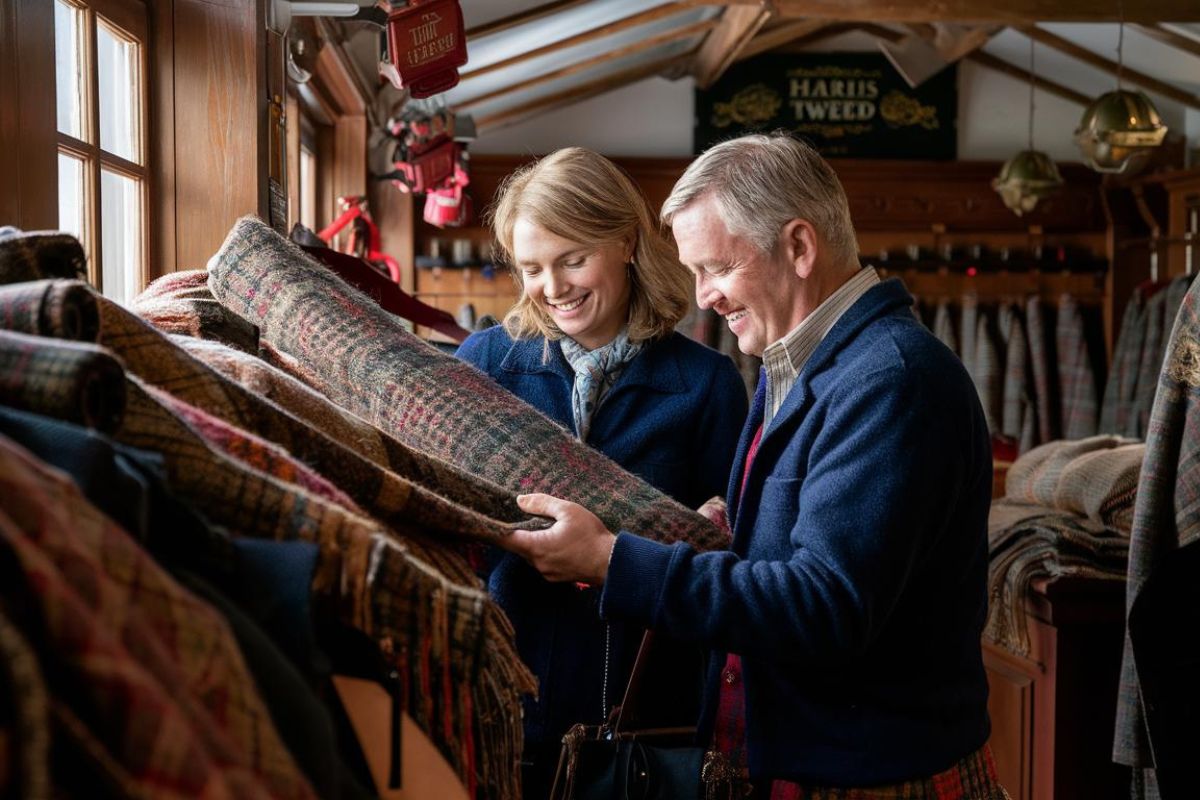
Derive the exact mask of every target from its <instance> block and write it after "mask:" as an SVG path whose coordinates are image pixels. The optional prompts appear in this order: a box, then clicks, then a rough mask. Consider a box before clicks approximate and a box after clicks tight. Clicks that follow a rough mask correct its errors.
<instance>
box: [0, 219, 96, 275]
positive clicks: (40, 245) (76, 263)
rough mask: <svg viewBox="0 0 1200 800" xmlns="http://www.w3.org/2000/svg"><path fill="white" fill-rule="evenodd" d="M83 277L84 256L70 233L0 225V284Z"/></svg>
mask: <svg viewBox="0 0 1200 800" xmlns="http://www.w3.org/2000/svg"><path fill="white" fill-rule="evenodd" d="M86 277H87V257H86V256H84V254H83V246H82V245H80V244H79V240H78V239H76V238H75V237H74V236H71V235H70V234H68V233H60V232H59V231H29V232H25V231H20V230H17V229H16V228H0V283H21V282H23V281H36V280H41V279H42V278H67V279H82V278H86Z"/></svg>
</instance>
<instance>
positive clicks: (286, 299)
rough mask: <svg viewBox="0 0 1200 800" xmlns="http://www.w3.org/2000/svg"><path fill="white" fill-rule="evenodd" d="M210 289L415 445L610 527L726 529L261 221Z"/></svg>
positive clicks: (315, 381)
mask: <svg viewBox="0 0 1200 800" xmlns="http://www.w3.org/2000/svg"><path fill="white" fill-rule="evenodd" d="M209 285H210V287H211V288H212V292H213V295H214V296H215V297H216V298H217V299H218V300H219V301H221V302H222V303H223V304H225V305H226V307H227V308H229V309H230V310H231V311H233V312H234V313H236V314H238V315H239V316H242V317H244V318H246V319H247V320H249V321H250V322H251V323H253V324H255V325H257V326H258V328H259V331H260V335H261V341H262V343H263V344H264V345H269V347H264V348H263V349H264V351H265V352H267V353H269V352H270V349H271V348H273V349H274V351H276V352H278V353H280V354H283V355H286V356H288V357H290V359H294V365H293V366H294V367H295V368H296V369H294V370H293V369H289V371H293V372H294V374H298V375H299V377H301V378H302V379H303V380H305V382H307V383H309V384H310V385H313V386H314V388H316V389H318V390H319V391H320V392H321V393H323V394H324V395H326V396H327V397H328V398H329V399H331V400H332V401H334V402H335V403H337V404H338V405H340V406H342V407H343V408H346V409H348V410H350V411H352V412H354V413H355V414H357V415H359V416H361V417H363V418H364V419H366V420H367V421H368V422H371V423H373V424H375V425H377V426H379V427H380V428H382V429H383V430H384V431H386V432H387V433H388V434H390V435H392V436H394V437H395V438H397V439H399V440H400V441H401V442H404V443H405V444H407V445H410V446H411V447H414V448H416V449H418V450H421V451H424V452H426V453H430V454H433V455H436V456H438V457H440V458H443V459H445V460H447V461H449V462H451V463H452V464H455V465H457V466H459V467H461V468H463V469H465V470H468V471H469V472H471V473H473V474H476V475H479V476H481V477H483V478H486V479H488V480H490V481H492V482H494V483H497V484H499V485H500V486H503V487H505V488H506V489H508V490H509V491H511V492H530V491H542V492H546V493H549V494H553V495H556V496H559V497H565V498H567V499H569V500H573V501H575V502H578V503H580V504H582V505H583V506H585V507H587V508H589V509H591V510H592V511H593V512H595V513H596V514H597V515H598V516H599V517H600V518H601V519H602V520H603V521H604V522H605V524H606V525H608V526H609V527H610V528H613V529H624V530H629V531H633V532H635V533H640V534H643V535H645V536H649V537H652V538H655V539H660V540H666V541H686V542H689V543H691V544H693V545H695V546H697V547H699V548H702V549H714V548H720V547H725V546H727V545H728V542H729V539H728V537H727V536H725V535H724V534H722V533H721V532H720V531H719V530H718V529H717V528H716V527H715V526H714V525H712V523H710V522H709V521H708V520H706V519H704V518H703V517H701V516H700V515H699V514H697V513H696V512H694V511H690V510H688V509H686V508H684V507H683V506H682V505H680V504H678V503H676V502H674V501H673V500H670V499H669V498H667V497H666V496H665V495H663V494H661V493H660V492H657V491H655V490H654V489H653V488H652V487H650V486H649V485H648V484H646V483H645V482H644V481H641V480H639V479H637V478H635V477H634V476H632V475H630V474H628V473H626V472H625V471H623V470H621V469H620V468H619V467H618V466H617V465H616V464H614V463H613V462H612V461H610V460H609V459H607V458H605V457H604V456H603V455H601V454H600V453H597V452H596V451H594V450H592V449H590V448H588V447H587V446H585V445H582V444H580V443H579V442H578V441H576V440H575V438H574V437H573V436H571V435H569V434H568V433H567V432H566V431H565V430H563V429H562V428H561V427H559V426H557V425H555V424H554V423H553V422H551V421H550V420H548V419H546V418H545V417H544V416H542V415H541V414H540V413H539V412H537V411H536V410H534V409H533V408H532V407H530V406H528V405H527V404H525V403H523V402H521V401H520V400H518V399H517V398H515V397H514V396H512V395H511V394H509V393H508V392H506V391H504V390H503V389H502V388H500V387H499V386H498V385H497V384H496V383H494V382H493V381H492V380H491V379H489V378H488V377H487V376H485V375H483V374H482V373H481V372H479V371H478V370H475V369H474V368H472V367H470V366H467V365H465V364H463V363H461V362H459V361H457V360H456V359H454V358H453V357H451V356H447V355H443V354H441V353H438V352H437V351H436V350H434V349H433V348H431V347H429V346H428V345H426V344H425V343H424V342H421V341H420V340H419V339H417V338H416V337H414V336H413V335H411V334H410V333H408V332H407V331H405V330H404V329H403V328H402V327H401V325H400V324H399V322H397V321H396V320H395V319H394V318H393V317H392V316H391V315H390V314H388V313H387V312H385V311H383V310H382V309H381V308H379V307H378V306H377V305H375V304H374V303H373V302H371V300H370V299H369V298H367V297H366V296H365V295H363V294H362V293H361V292H358V291H357V290H355V289H353V288H352V287H350V286H349V285H348V284H346V283H345V282H343V281H341V280H340V279H339V278H337V276H335V275H334V274H333V273H332V272H330V271H329V270H327V269H325V268H324V267H322V266H320V265H319V264H317V263H316V262H314V261H313V260H312V259H311V258H309V257H308V256H307V255H305V254H304V253H303V252H302V251H301V250H300V249H299V248H298V247H297V246H296V245H294V244H292V243H291V242H288V241H287V240H286V239H284V238H283V237H281V236H280V235H279V234H277V233H275V231H273V230H271V229H270V228H269V227H267V226H266V225H264V224H263V223H262V222H260V221H259V220H256V219H253V218H244V219H242V220H239V221H238V222H237V224H236V225H235V226H234V228H233V230H232V231H230V234H229V236H228V238H227V239H226V240H225V243H224V245H222V247H221V249H220V251H218V253H217V255H216V257H214V258H213V259H212V260H211V261H210V262H209Z"/></svg>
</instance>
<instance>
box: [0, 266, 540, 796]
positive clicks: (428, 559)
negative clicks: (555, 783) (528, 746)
mask: <svg viewBox="0 0 1200 800" xmlns="http://www.w3.org/2000/svg"><path fill="white" fill-rule="evenodd" d="M72 288H74V287H72ZM20 289H21V291H20V292H19V293H17V292H12V293H10V294H11V296H12V297H19V298H20V299H21V301H22V303H23V305H20V306H18V305H17V304H16V303H15V301H14V303H13V304H12V307H13V308H16V309H17V310H21V309H24V310H25V311H28V309H32V308H38V307H41V306H43V305H45V303H46V297H48V296H55V295H58V294H62V292H63V289H64V287H63V286H62V283H61V282H55V281H43V282H40V283H34V284H24V285H22V286H21V287H20ZM10 299H11V298H10ZM93 301H94V304H95V307H96V309H97V311H98V316H99V319H100V322H101V324H100V326H99V331H100V333H99V340H100V342H101V343H102V344H103V345H107V346H108V347H109V348H111V351H112V352H113V353H115V354H116V355H118V356H120V358H121V361H122V362H123V363H124V366H125V368H126V369H127V370H128V374H126V373H124V372H120V371H119V374H120V375H121V377H122V380H123V381H124V389H125V394H126V399H127V403H126V409H125V419H124V421H123V424H122V425H121V426H120V427H119V429H118V430H117V431H116V432H115V434H114V435H115V437H116V438H117V440H118V441H121V442H123V443H126V444H129V445H132V446H135V447H139V448H144V449H150V450H154V451H155V452H159V453H161V454H162V456H163V458H164V462H165V466H166V467H167V470H168V473H169V476H170V479H171V484H172V487H173V489H174V490H176V491H177V492H178V493H179V494H180V496H181V497H182V498H183V499H185V500H187V501H189V502H191V503H193V504H194V505H195V506H196V507H198V508H203V509H205V511H206V513H207V514H208V515H209V516H210V518H211V519H212V520H213V521H215V522H217V523H220V524H222V525H224V526H226V527H227V528H228V529H229V530H230V531H232V532H234V533H235V534H237V535H245V536H255V537H260V538H274V539H303V540H307V541H314V542H316V543H318V544H319V545H320V546H321V559H320V562H319V565H318V572H317V576H316V579H315V581H314V587H313V589H314V592H316V593H317V594H319V595H323V596H325V597H327V598H329V599H330V600H331V601H332V602H333V605H334V606H335V607H336V608H338V609H339V610H340V612H341V614H342V616H343V620H344V621H345V623H346V624H348V625H351V626H352V627H355V628H358V629H359V630H361V631H363V632H364V633H366V634H368V635H369V636H371V637H372V638H374V639H375V640H376V641H377V642H378V643H379V646H380V649H381V652H382V653H383V654H384V655H385V657H387V658H389V659H390V660H391V661H392V663H393V665H394V667H395V669H396V671H397V673H398V674H399V675H400V676H401V680H402V683H403V688H402V690H401V691H402V695H403V697H402V699H403V702H404V707H405V709H406V710H407V711H408V712H409V713H410V715H411V716H412V717H413V718H414V720H415V721H416V722H417V723H418V725H421V726H422V727H423V728H424V729H425V730H426V732H428V733H429V735H430V736H431V738H432V739H433V740H434V742H435V743H436V744H438V745H439V746H440V748H441V750H442V752H443V753H444V754H445V755H446V756H447V758H448V759H449V760H450V762H451V764H452V765H453V766H454V767H456V769H457V770H458V771H459V772H460V774H461V775H462V776H463V779H464V782H465V783H466V784H467V785H468V786H471V787H473V788H477V789H478V794H479V795H480V796H486V797H513V796H516V795H517V794H519V786H518V785H517V783H516V782H517V780H518V775H519V772H518V771H517V770H516V769H515V764H516V763H517V761H518V760H519V757H520V750H521V735H520V719H519V707H520V695H521V694H525V693H530V692H533V691H535V689H536V686H535V685H534V683H533V680H532V678H531V677H530V675H529V673H528V672H527V671H526V670H525V668H524V666H523V665H522V664H521V663H520V660H519V659H518V657H517V655H516V652H515V650H514V648H513V646H512V638H513V633H512V629H511V626H510V625H509V624H508V622H507V620H505V619H504V617H503V615H502V614H501V613H500V612H499V611H498V610H497V609H496V608H495V606H494V604H492V602H491V600H490V599H489V598H488V597H487V596H486V594H484V593H483V591H482V587H481V585H480V583H479V581H478V579H477V578H476V577H475V575H474V572H473V570H472V569H471V567H470V566H469V564H468V563H467V562H466V561H465V560H464V559H463V557H462V556H461V555H460V554H459V552H458V549H459V547H458V543H460V542H463V541H466V540H468V539H474V540H476V541H494V540H495V539H496V537H498V536H501V535H504V534H505V533H506V532H507V530H509V529H510V528H511V527H512V526H513V525H516V524H527V521H526V520H524V518H523V517H522V516H521V515H520V513H519V511H517V509H516V506H515V503H513V501H512V499H511V496H510V495H508V494H507V493H504V492H502V491H501V490H499V489H496V488H494V487H487V486H485V485H482V482H481V481H478V480H474V479H470V478H469V477H468V476H465V475H464V474H463V473H461V472H459V471H457V470H454V469H453V468H451V467H449V466H448V465H445V464H442V463H441V462H437V461H436V460H434V459H430V458H428V457H426V456H424V454H421V453H419V452H416V451H412V450H411V449H410V448H405V447H404V446H403V445H400V444H399V443H390V444H388V443H385V437H384V436H383V434H381V433H380V434H377V436H376V439H377V440H378V442H380V443H381V445H380V449H381V450H382V452H383V453H384V454H385V455H386V456H387V457H388V458H389V464H390V463H392V462H394V463H395V464H401V465H404V464H408V465H413V466H414V470H413V472H414V473H415V474H416V475H417V476H418V477H420V478H421V479H423V480H425V483H424V484H419V483H417V482H415V481H412V480H410V479H409V478H407V477H401V476H400V475H398V474H396V473H394V472H392V471H391V470H390V469H387V468H385V467H382V466H380V465H379V464H376V463H375V462H373V461H371V460H369V459H367V458H364V457H363V456H361V455H359V454H358V453H357V452H356V451H355V450H353V449H350V448H348V447H346V446H344V445H342V444H340V443H338V442H336V441H334V440H332V439H329V438H328V437H326V436H324V434H323V433H321V432H320V431H318V430H317V429H316V428H314V427H312V426H310V425H309V424H307V423H305V422H304V421H302V420H300V419H298V418H296V417H294V416H292V415H290V414H288V413H287V412H286V411H284V410H283V409H280V408H279V407H277V406H275V405H274V404H273V403H271V402H270V401H269V400H267V399H265V398H263V397H260V396H258V395H256V394H254V393H253V392H250V391H248V390H247V389H245V388H244V387H242V386H241V385H239V384H237V383H234V382H233V381H231V380H229V379H228V378H226V377H224V376H223V375H221V374H220V373H218V372H215V371H213V370H212V369H210V368H209V367H207V366H205V365H204V364H203V363H201V362H200V361H197V360H196V359H194V358H192V357H191V356H190V355H188V353H187V352H186V351H184V350H183V349H181V348H180V347H178V346H177V345H176V344H174V343H173V342H172V341H171V340H169V339H168V338H166V337H165V336H164V335H162V334H160V333H158V332H157V331H155V330H154V329H152V328H150V327H149V326H148V325H146V324H145V323H144V322H142V321H141V320H139V319H138V318H136V317H134V316H133V315H132V314H130V313H129V312H128V311H126V310H125V309H123V308H121V307H120V306H118V305H116V304H114V303H112V302H110V301H108V300H106V299H104V298H101V297H95V298H93ZM11 317H12V318H13V319H17V320H22V321H23V322H24V323H25V324H27V325H29V326H31V327H33V328H35V330H34V331H33V332H34V333H39V334H43V335H47V334H49V335H54V334H62V333H63V332H64V330H63V327H62V326H61V324H60V323H59V321H58V320H56V319H47V318H46V317H45V316H44V315H36V314H31V313H14V314H12V315H11ZM10 335H15V334H10ZM26 338H30V339H33V338H36V337H26ZM42 341H43V342H49V341H51V340H46V339H43V340H42ZM209 344H210V346H211V347H219V345H215V344H211V343H209ZM64 345H66V343H64ZM68 346H74V347H79V345H68ZM95 349H97V350H100V351H101V352H104V351H103V349H102V348H95ZM114 363H115V362H114ZM36 410H38V411H40V412H42V413H47V412H48V411H50V410H51V409H48V408H46V407H41V408H38V409H36ZM250 431H254V432H255V433H251V432H250ZM256 434H257V435H256ZM440 478H446V479H447V482H446V484H445V485H444V486H443V485H441V484H439V483H437V481H438V479H440ZM430 484H433V485H432V486H431V485H430ZM467 487H469V491H466V490H465V489H466V488H467ZM459 488H462V489H464V491H462V493H461V494H462V495H463V498H465V499H467V500H469V501H476V502H478V504H479V505H480V506H481V507H483V508H484V510H485V511H496V512H501V513H505V514H506V515H507V516H508V518H509V521H501V520H497V519H495V518H492V517H489V516H486V515H485V513H483V512H481V511H479V510H476V509H473V508H469V507H466V506H463V505H461V504H460V503H458V502H457V499H459V498H455V499H450V498H448V497H447V496H446V494H445V493H449V492H453V491H455V490H456V489H459ZM444 492H445V493H444ZM364 509H365V510H364ZM368 513H369V514H372V515H374V516H375V517H376V519H379V520H381V521H383V522H385V523H386V524H381V523H380V522H377V521H375V520H374V519H371V518H368V517H367V516H366V514H368ZM447 537H452V538H447Z"/></svg>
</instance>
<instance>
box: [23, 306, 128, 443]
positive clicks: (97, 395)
mask: <svg viewBox="0 0 1200 800" xmlns="http://www.w3.org/2000/svg"><path fill="white" fill-rule="evenodd" d="M0 404H3V405H7V406H10V407H12V408H19V409H24V410H30V411H36V410H38V409H46V410H47V413H50V414H51V415H52V416H55V417H57V418H59V419H63V420H66V421H68V422H73V423H76V424H78V425H84V426H86V427H88V428H93V429H95V430H98V431H101V432H103V433H111V432H112V431H114V430H116V429H117V427H118V426H119V425H120V423H121V412H122V409H123V408H124V405H125V372H124V370H122V369H121V365H120V364H119V363H118V362H117V360H116V359H115V358H113V357H112V356H111V355H110V354H109V353H108V351H106V350H105V349H104V348H102V347H97V346H96V345H93V344H84V343H80V342H68V341H61V340H47V339H44V338H42V337H40V336H27V335H25V334H21V333H13V332H12V331H6V330H0Z"/></svg>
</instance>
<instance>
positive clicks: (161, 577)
mask: <svg viewBox="0 0 1200 800" xmlns="http://www.w3.org/2000/svg"><path fill="white" fill-rule="evenodd" d="M0 496H3V497H4V498H5V502H4V506H3V510H0V550H3V552H4V553H5V556H6V558H5V560H4V563H5V565H6V570H11V571H8V572H7V574H6V576H5V580H4V581H2V582H0V585H3V587H4V588H3V590H0V592H2V594H3V597H4V600H5V605H6V607H7V608H9V609H13V611H14V612H15V613H17V614H20V617H13V618H12V620H13V622H14V623H16V624H18V625H20V626H21V628H22V629H23V630H24V631H25V632H26V633H27V635H28V638H29V641H31V642H37V645H36V647H37V650H38V654H39V656H40V657H41V659H40V660H41V663H42V664H44V665H46V667H47V669H46V672H45V673H44V674H45V677H46V680H47V684H48V689H49V691H50V695H51V700H50V705H51V714H52V716H53V718H54V721H55V725H54V737H55V739H62V740H63V741H69V742H71V745H72V746H71V747H65V748H62V749H60V748H59V747H56V748H55V749H54V753H55V754H57V753H60V752H64V751H71V750H72V749H74V750H75V751H76V752H78V753H80V754H81V755H80V758H81V760H83V761H84V762H86V763H87V764H88V766H89V767H90V768H91V769H92V770H95V771H96V772H98V773H99V774H101V775H103V777H104V778H105V779H106V782H107V783H109V784H111V785H112V786H115V787H119V789H120V792H119V793H120V794H121V795H123V796H128V797H142V798H181V799H182V798H194V797H230V798H266V797H278V798H311V797H315V795H314V794H313V793H312V790H311V788H310V787H309V786H308V783H307V781H306V780H305V779H304V777H303V776H302V775H301V774H300V772H299V770H298V769H297V767H296V764H295V762H294V761H293V760H292V757H291V755H290V754H289V753H288V751H287V750H286V749H285V748H284V746H283V744H282V742H281V741H280V740H279V738H278V735H277V734H276V732H275V729H274V727H273V726H272V724H271V722H270V719H271V718H270V715H269V713H268V711H267V709H266V707H265V705H264V704H263V702H262V699H261V698H260V697H259V695H258V691H257V689H256V688H255V684H254V680H253V678H252V677H251V676H250V673H249V672H248V670H247V669H246V666H245V663H244V662H243V661H242V656H241V653H240V651H239V650H238V647H237V643H236V642H235V640H234V638H233V634H232V633H231V632H230V630H229V629H228V627H227V626H226V624H225V621H224V619H223V618H222V617H221V616H220V615H219V614H217V613H216V612H215V611H213V610H212V609H210V608H209V607H208V606H207V605H206V604H205V603H203V602H201V601H200V600H198V599H197V598H195V597H193V596H192V595H191V594H190V593H189V592H187V591H186V590H184V589H183V588H181V587H180V586H179V585H178V584H176V583H175V581H174V580H173V579H172V578H171V577H170V576H169V575H167V573H166V572H164V571H163V570H162V569H161V568H159V567H158V566H157V565H156V564H155V563H154V561H153V560H152V559H151V558H150V556H149V555H147V554H146V552H145V551H144V550H142V549H141V547H139V546H138V544H137V543H136V542H135V541H133V539H131V538H130V537H129V535H128V534H126V533H125V532H124V531H122V530H121V529H120V528H118V527H117V526H116V525H115V524H114V523H113V522H112V521H110V520H109V519H108V518H107V517H106V516H104V515H103V514H101V513H100V512H99V511H97V510H96V509H95V508H94V507H93V506H92V505H91V504H89V503H88V502H87V501H86V500H85V499H84V498H83V496H82V495H81V494H80V493H79V491H78V489H77V488H76V487H75V485H74V484H73V483H72V482H71V481H70V480H69V479H68V478H67V477H66V476H64V475H62V474H61V473H59V472H57V471H54V470H51V469H50V468H48V467H46V466H44V465H43V464H41V463H40V462H39V461H38V460H37V459H35V458H33V457H32V456H30V455H29V454H28V453H26V452H25V451H24V450H22V449H21V448H19V447H17V446H16V445H14V444H12V443H11V442H10V441H9V440H7V439H5V438H3V437H0ZM51 664H53V668H50V665H51ZM52 757H57V755H55V756H52ZM56 766H57V767H59V768H57V769H53V770H52V780H54V781H55V782H58V781H70V780H72V779H73V778H74V779H76V780H77V779H78V777H76V776H77V775H78V773H79V771H80V770H79V768H78V767H77V766H76V768H74V769H72V768H70V767H71V765H66V764H64V765H56ZM101 785H103V784H101ZM98 788H99V787H98V786H96V785H93V786H91V787H90V789H89V791H95V790H97V789H98Z"/></svg>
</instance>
